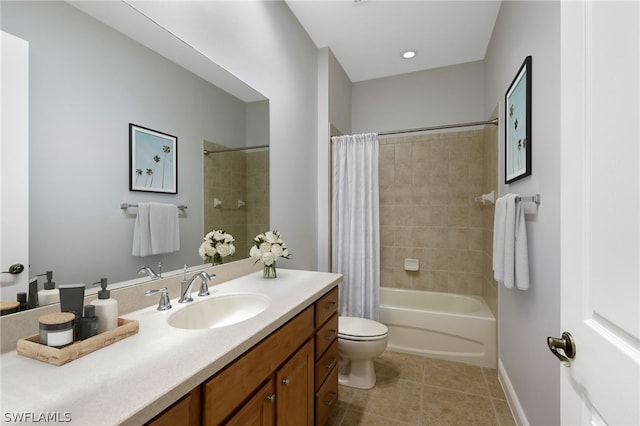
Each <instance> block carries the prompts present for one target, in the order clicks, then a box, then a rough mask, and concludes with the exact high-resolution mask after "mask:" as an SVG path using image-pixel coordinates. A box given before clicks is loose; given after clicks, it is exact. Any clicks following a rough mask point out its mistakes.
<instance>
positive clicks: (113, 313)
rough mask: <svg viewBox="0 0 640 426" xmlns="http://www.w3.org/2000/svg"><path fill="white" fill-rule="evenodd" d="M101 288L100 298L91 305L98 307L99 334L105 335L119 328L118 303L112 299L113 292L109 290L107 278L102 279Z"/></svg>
mask: <svg viewBox="0 0 640 426" xmlns="http://www.w3.org/2000/svg"><path fill="white" fill-rule="evenodd" d="M96 284H97V283H96ZM100 287H101V288H102V290H100V291H99V292H98V298H97V299H96V300H94V301H93V302H91V304H92V305H94V306H95V307H96V314H95V315H96V317H98V333H103V332H105V331H109V330H113V329H114V328H116V327H117V326H118V301H117V300H116V299H112V298H111V292H110V291H109V290H107V279H106V278H100Z"/></svg>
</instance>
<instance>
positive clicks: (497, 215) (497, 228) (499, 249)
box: [493, 197, 507, 283]
mask: <svg viewBox="0 0 640 426" xmlns="http://www.w3.org/2000/svg"><path fill="white" fill-rule="evenodd" d="M506 215H507V199H506V197H500V198H498V199H497V200H496V206H495V209H494V217H493V278H494V279H495V280H496V281H498V282H500V283H501V282H504V225H505V224H504V221H505V217H506Z"/></svg>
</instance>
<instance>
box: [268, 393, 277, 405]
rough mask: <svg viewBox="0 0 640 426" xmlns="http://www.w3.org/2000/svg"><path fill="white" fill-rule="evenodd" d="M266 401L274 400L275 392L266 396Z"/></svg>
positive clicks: (272, 401) (271, 401)
mask: <svg viewBox="0 0 640 426" xmlns="http://www.w3.org/2000/svg"><path fill="white" fill-rule="evenodd" d="M267 401H269V402H270V403H272V404H273V403H274V402H276V394H274V393H272V394H271V395H269V396H267Z"/></svg>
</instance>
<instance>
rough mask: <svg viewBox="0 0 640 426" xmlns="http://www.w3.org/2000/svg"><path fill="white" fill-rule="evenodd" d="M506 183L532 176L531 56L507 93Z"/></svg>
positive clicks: (527, 58)
mask: <svg viewBox="0 0 640 426" xmlns="http://www.w3.org/2000/svg"><path fill="white" fill-rule="evenodd" d="M504 106H505V114H504V116H505V133H504V135H505V136H504V143H505V150H504V152H505V158H504V162H505V169H504V171H505V174H504V176H505V179H504V180H505V183H511V182H514V181H516V180H518V179H522V178H523V177H525V176H529V175H531V56H527V57H526V58H525V60H524V62H523V64H522V66H521V67H520V69H519V70H518V73H517V74H516V77H515V78H514V79H513V82H512V83H511V85H510V86H509V90H507V93H506V94H505V102H504Z"/></svg>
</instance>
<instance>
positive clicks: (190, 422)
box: [146, 386, 202, 426]
mask: <svg viewBox="0 0 640 426" xmlns="http://www.w3.org/2000/svg"><path fill="white" fill-rule="evenodd" d="M201 394H202V392H201V388H200V386H198V387H196V388H195V389H194V390H192V391H191V392H189V393H188V394H186V395H185V396H183V397H182V398H180V400H178V401H177V402H175V403H174V404H173V405H172V406H171V407H169V408H167V409H166V410H164V411H163V412H162V413H160V414H158V415H157V416H156V417H154V418H153V419H152V420H151V421H149V422H148V423H147V424H146V426H177V425H183V426H199V425H200V424H201V423H202V409H201V405H202V403H201V400H202V399H201Z"/></svg>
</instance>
